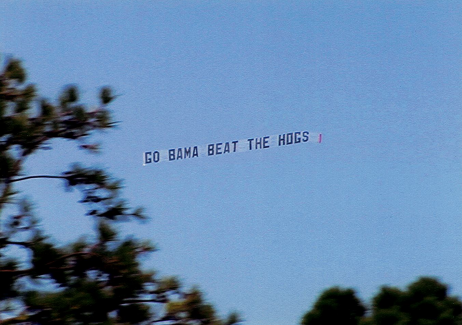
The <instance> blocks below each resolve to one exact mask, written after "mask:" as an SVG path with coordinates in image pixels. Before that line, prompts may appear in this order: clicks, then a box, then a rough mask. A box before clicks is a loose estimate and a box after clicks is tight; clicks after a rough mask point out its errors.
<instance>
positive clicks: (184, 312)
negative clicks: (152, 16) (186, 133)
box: [0, 59, 239, 325]
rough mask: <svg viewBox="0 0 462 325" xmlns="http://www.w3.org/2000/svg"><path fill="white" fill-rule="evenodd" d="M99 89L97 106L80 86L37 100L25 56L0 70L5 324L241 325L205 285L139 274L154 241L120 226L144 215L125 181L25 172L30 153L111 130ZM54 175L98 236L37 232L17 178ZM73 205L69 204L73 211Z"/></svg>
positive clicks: (81, 172)
mask: <svg viewBox="0 0 462 325" xmlns="http://www.w3.org/2000/svg"><path fill="white" fill-rule="evenodd" d="M114 98H115V96H114V94H113V92H112V90H111V89H110V88H108V87H105V88H102V89H101V91H100V93H99V104H98V106H97V108H94V109H89V108H88V107H87V106H85V105H83V104H81V103H80V102H79V90H78V88H77V87H76V86H68V87H66V88H65V89H64V90H63V91H62V93H61V95H60V97H59V99H58V101H57V102H56V103H53V102H51V101H48V100H46V99H42V98H40V97H39V96H38V95H37V93H36V89H35V87H34V86H33V85H30V84H26V72H25V70H24V69H23V67H22V64H21V62H20V61H19V60H15V59H11V60H9V61H8V62H7V63H6V64H5V66H3V67H2V69H1V71H0V227H1V228H0V324H20V323H23V324H26V323H27V324H107V325H109V324H154V323H158V324H178V325H179V324H211V325H221V324H228V325H231V324H236V323H238V322H239V319H238V316H237V315H236V314H231V315H230V316H228V318H227V319H224V320H223V319H221V318H219V317H218V316H217V315H216V312H215V310H214V308H213V306H212V305H210V304H208V303H207V302H206V301H205V300H204V298H203V294H202V293H201V291H199V290H198V289H195V288H193V289H189V290H185V289H183V287H182V285H181V284H180V282H179V281H178V279H177V278H175V277H166V278H159V277H158V276H157V275H156V273H155V272H153V271H146V270H143V269H142V266H141V264H140V257H141V256H142V255H145V254H147V253H150V252H153V251H154V250H155V248H154V247H153V246H152V245H151V244H150V243H149V242H148V241H142V240H138V239H136V238H134V237H129V238H122V237H121V236H120V235H119V234H118V232H117V230H116V227H115V223H117V222H118V221H120V220H128V219H139V220H144V219H146V217H145V215H144V213H143V210H142V209H141V208H132V207H130V206H129V205H128V203H127V202H126V201H125V200H124V199H123V198H121V196H120V189H121V182H120V181H119V180H117V179H115V178H113V177H112V176H111V175H109V174H108V173H107V172H106V171H105V170H102V169H97V168H92V167H86V166H83V165H80V164H75V165H73V166H72V167H71V168H70V169H68V170H65V171H63V172H62V173H61V174H59V175H28V174H25V170H24V163H25V161H26V160H27V158H29V157H30V156H31V155H34V154H38V153H39V152H40V151H41V150H43V149H47V148H48V149H49V148H51V147H52V144H53V143H52V142H54V141H57V140H60V139H67V140H71V142H74V143H76V144H77V146H78V147H79V148H81V149H83V150H87V151H90V152H95V151H97V150H98V146H97V145H95V144H93V143H91V142H89V141H90V139H91V135H92V134H94V133H95V132H97V131H99V130H105V129H110V128H112V127H113V126H114V122H113V119H112V117H111V114H110V111H109V109H108V105H109V104H110V103H111V102H112V101H113V99H114ZM43 178H51V179H56V180H57V181H61V182H64V183H65V185H66V187H67V188H68V189H75V190H77V191H80V193H81V200H80V201H79V203H80V204H82V205H84V206H85V207H86V211H87V213H86V215H87V217H89V218H93V219H94V221H95V223H96V225H97V226H96V227H95V228H96V233H95V234H94V235H93V236H92V237H90V238H93V239H85V240H83V239H82V240H77V241H75V242H73V243H71V244H68V245H62V246H58V245H56V244H55V241H53V240H52V238H51V237H50V236H48V235H46V234H44V233H43V231H42V230H41V229H40V227H39V226H38V220H37V218H36V217H35V216H34V214H33V211H32V209H31V204H30V202H28V201H27V200H25V199H21V198H20V197H19V196H18V195H19V194H18V192H17V191H16V189H15V185H16V184H18V183H19V182H28V181H30V180H31V179H43ZM70 208H71V207H70Z"/></svg>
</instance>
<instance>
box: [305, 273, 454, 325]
mask: <svg viewBox="0 0 462 325" xmlns="http://www.w3.org/2000/svg"><path fill="white" fill-rule="evenodd" d="M365 311H366V309H365V308H364V307H363V304H362V303H361V301H360V300H359V299H358V298H357V297H356V294H355V292H354V291H353V290H351V289H340V288H338V287H334V288H331V289H328V290H326V291H324V292H323V293H322V294H321V296H320V297H319V298H318V300H317V301H316V303H315V304H314V306H313V308H312V309H311V310H310V311H309V312H307V313H306V314H305V315H304V317H303V319H302V321H301V324H302V325H318V324H322V325H330V324H332V325H334V324H361V325H462V302H461V301H460V300H459V299H458V298H457V297H452V296H449V295H448V287H447V285H445V284H442V283H441V282H439V281H438V280H437V279H435V278H431V277H421V278H419V279H418V280H417V281H415V282H413V283H411V284H410V285H409V286H408V287H407V289H406V290H401V289H398V288H394V287H389V286H384V287H382V288H381V289H380V291H379V292H378V293H377V295H375V297H374V298H373V299H372V308H371V310H369V312H368V313H367V316H366V315H365Z"/></svg>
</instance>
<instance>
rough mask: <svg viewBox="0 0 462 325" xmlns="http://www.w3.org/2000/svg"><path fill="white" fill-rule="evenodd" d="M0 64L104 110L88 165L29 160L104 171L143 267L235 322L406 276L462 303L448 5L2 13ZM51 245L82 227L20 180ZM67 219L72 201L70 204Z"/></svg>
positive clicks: (461, 79)
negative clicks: (125, 213)
mask: <svg viewBox="0 0 462 325" xmlns="http://www.w3.org/2000/svg"><path fill="white" fill-rule="evenodd" d="M0 15H1V19H0V52H2V54H3V56H4V55H5V54H12V55H14V56H16V57H19V58H21V59H22V60H23V61H24V64H25V67H26V68H27V69H28V71H29V77H30V81H32V82H34V83H36V84H37V85H38V88H39V90H40V93H41V94H42V95H43V96H45V97H48V98H55V97H56V96H57V94H58V93H59V91H60V90H61V88H62V86H63V85H66V84H69V83H75V84H77V85H79V86H80V87H81V89H82V91H83V95H84V100H85V102H86V103H88V104H89V105H92V104H96V102H97V101H96V99H95V98H96V93H97V90H98V89H99V87H100V86H103V85H111V86H113V88H114V89H115V90H116V92H117V93H118V94H120V95H121V96H120V97H119V98H118V99H117V100H116V101H115V102H114V104H112V105H111V108H112V110H113V112H114V116H115V119H116V120H118V121H120V122H121V123H120V126H119V127H118V128H117V129H116V130H111V131H109V132H108V133H106V134H103V135H102V136H100V137H99V136H98V139H100V141H101V142H102V144H103V148H104V150H103V153H102V154H101V155H99V156H96V157H93V156H90V155H88V154H85V153H83V152H81V151H78V150H74V146H72V145H71V144H70V143H66V142H65V141H64V142H61V143H55V146H54V148H55V150H52V151H46V152H43V153H42V154H41V155H40V156H38V157H34V158H33V159H31V160H30V161H29V164H28V172H30V173H40V174H42V173H60V172H61V171H62V170H63V169H65V168H66V167H67V166H68V164H69V163H70V162H72V161H81V162H84V163H86V164H93V165H96V166H100V167H107V168H108V170H110V171H111V172H112V173H113V174H114V175H115V176H118V177H120V178H123V179H124V180H125V186H126V188H125V190H124V195H125V197H127V198H128V199H129V200H130V201H131V202H132V204H134V205H143V206H145V207H146V209H147V211H148V214H149V215H150V216H151V217H152V219H151V220H150V222H149V223H147V224H143V225H140V224H124V225H123V228H124V229H125V230H126V232H127V233H134V234H135V235H136V236H138V237H143V238H149V239H152V240H153V241H154V242H156V243H157V244H158V246H159V248H160V251H159V252H157V253H155V254H153V255H152V256H151V257H150V258H149V259H147V260H146V261H145V264H146V267H149V268H151V267H152V268H156V269H158V270H159V271H160V273H161V274H165V275H169V274H176V275H179V276H180V278H182V279H183V280H184V281H185V282H186V283H187V284H188V285H192V284H198V285H199V286H200V287H201V288H202V289H203V290H204V291H205V292H206V294H207V298H208V299H209V300H210V301H211V302H213V303H214V304H215V305H216V306H217V307H218V309H219V311H220V312H221V313H226V312H228V311H232V310H237V311H240V312H242V313H243V315H244V318H245V319H246V324H248V325H281V324H297V323H298V322H299V320H300V317H301V315H302V314H303V313H304V312H305V311H307V310H308V309H309V308H310V306H311V304H312V303H313V302H314V300H315V299H316V297H317V296H318V294H319V293H320V292H321V291H322V290H324V289H326V288H328V287H330V286H333V285H340V286H344V287H352V288H355V289H356V290H357V291H358V292H359V294H360V296H361V297H362V298H364V299H366V300H367V299H369V298H370V297H372V296H373V295H374V294H375V293H376V292H377V290H378V289H379V287H380V286H381V285H384V284H389V285H396V286H404V285H406V284H408V283H410V282H412V281H414V280H416V279H417V277H418V276H421V275H431V276H436V277H438V278H440V279H441V280H442V281H443V282H445V283H448V284H449V285H450V286H451V288H452V293H453V294H456V295H459V296H462V277H461V274H462V254H461V251H462V116H461V115H462V114H461V113H462V111H461V108H462V107H461V105H462V3H461V2H460V1H410V0H409V1H404V0H403V1H308V0H307V1H173V0H172V1H105V0H102V1H9V0H4V1H1V2H0ZM303 130H308V131H318V132H322V133H323V142H322V143H321V144H310V143H308V144H301V145H297V146H287V147H281V148H275V149H268V150H260V151H258V152H247V153H241V154H234V155H233V154H230V155H222V156H216V157H207V158H200V159H189V160H183V161H175V162H166V163H162V164H157V165H148V166H144V167H143V166H142V153H143V152H144V151H151V150H158V149H168V148H175V147H184V146H192V145H204V144H208V143H214V142H223V141H231V140H236V139H245V138H248V137H259V136H265V135H273V134H280V133H285V132H294V131H303ZM23 186H24V190H27V191H28V193H29V194H30V195H31V198H32V199H33V200H34V201H35V203H36V207H37V213H38V215H39V216H40V217H42V218H44V221H43V226H44V228H45V229H47V231H48V232H50V233H52V234H53V235H55V236H56V238H57V239H59V240H60V241H63V242H66V241H70V240H72V239H73V238H76V237H77V236H79V234H83V233H88V232H89V229H91V228H90V227H92V224H91V222H90V220H88V219H86V218H85V217H82V216H81V214H82V212H83V209H82V208H81V207H79V206H78V204H77V203H75V202H76V201H77V200H78V195H77V193H74V194H72V193H63V192H62V190H63V186H62V184H60V183H59V182H56V181H54V180H45V181H38V180H37V181H35V180H34V181H29V183H27V185H26V184H24V185H23ZM74 203H75V204H74Z"/></svg>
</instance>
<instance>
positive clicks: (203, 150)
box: [143, 131, 322, 166]
mask: <svg viewBox="0 0 462 325" xmlns="http://www.w3.org/2000/svg"><path fill="white" fill-rule="evenodd" d="M321 140H322V134H321V133H313V132H308V131H297V132H290V133H283V134H276V135H267V136H263V137H257V138H247V139H242V140H231V141H223V142H216V143H209V144H206V145H200V146H189V147H179V148H171V149H162V150H153V151H145V152H144V153H143V166H146V165H149V164H156V163H160V162H165V161H177V160H184V159H193V158H199V157H210V156H218V155H225V154H232V153H237V152H246V151H255V150H262V149H269V148H276V147H281V146H289V145H296V144H303V143H321Z"/></svg>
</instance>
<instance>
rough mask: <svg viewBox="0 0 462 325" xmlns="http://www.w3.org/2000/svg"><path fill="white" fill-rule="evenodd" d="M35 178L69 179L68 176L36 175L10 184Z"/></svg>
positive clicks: (17, 179)
mask: <svg viewBox="0 0 462 325" xmlns="http://www.w3.org/2000/svg"><path fill="white" fill-rule="evenodd" d="M34 178H57V179H67V176H56V175H34V176H26V177H21V178H15V179H12V180H10V181H9V182H10V183H14V182H20V181H25V180H27V179H34Z"/></svg>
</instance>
